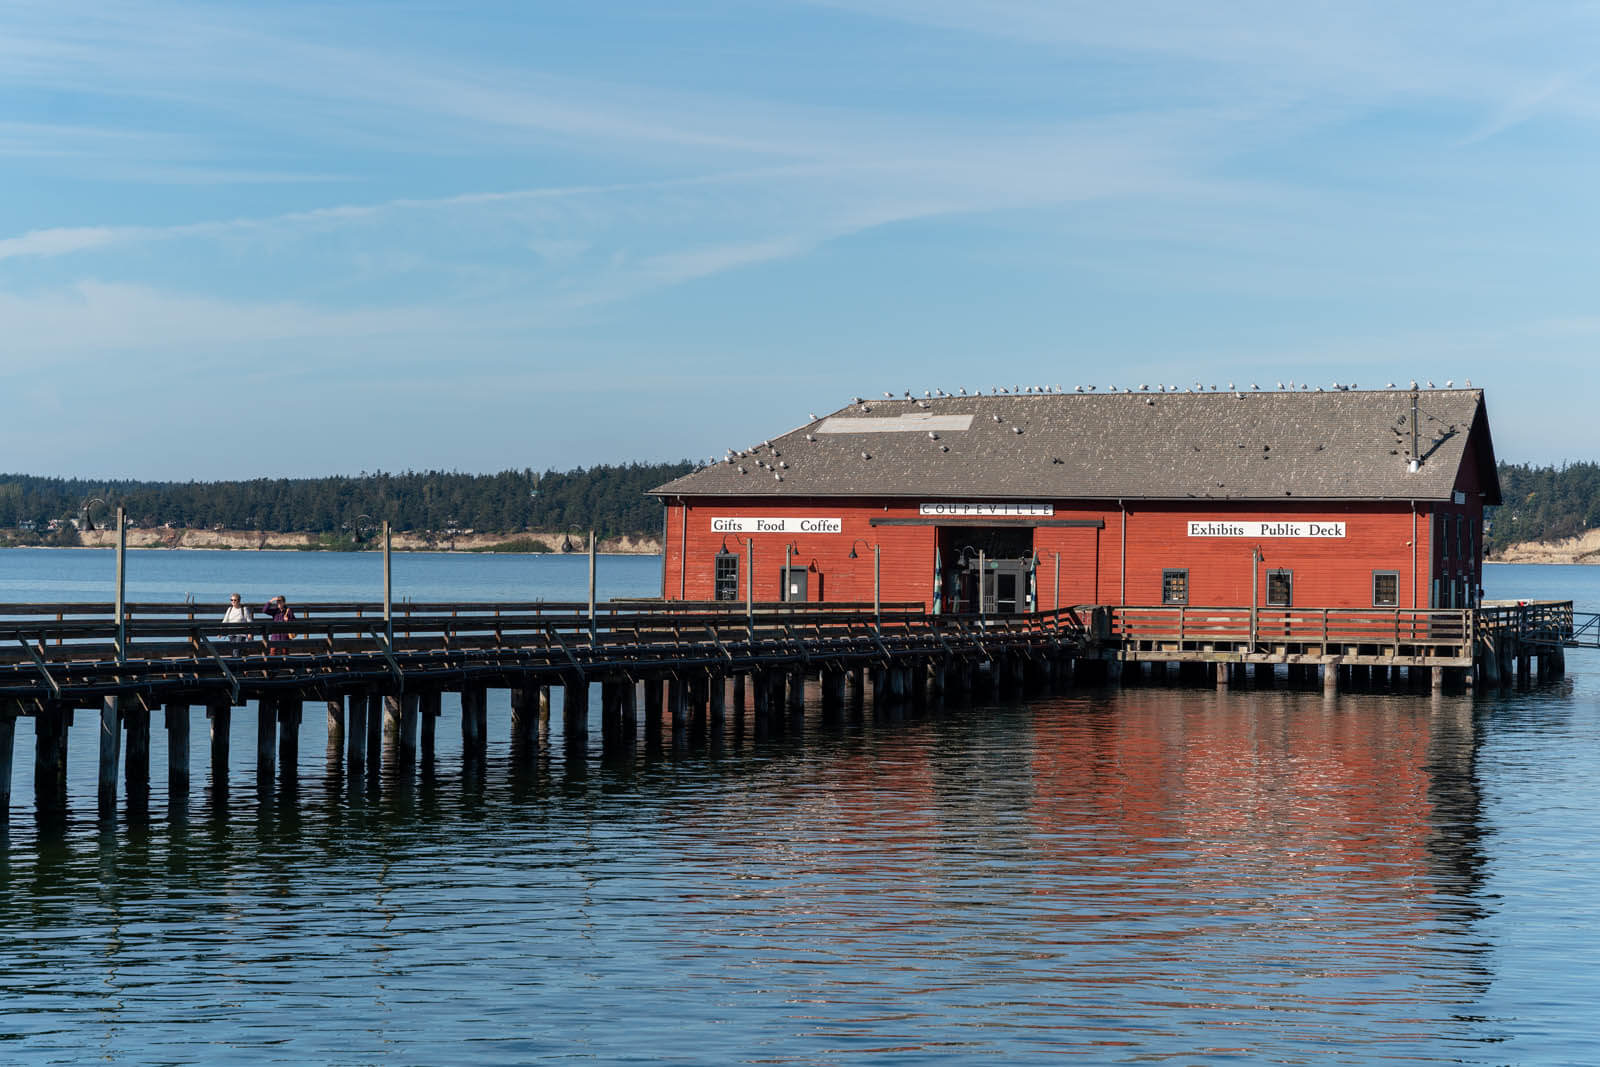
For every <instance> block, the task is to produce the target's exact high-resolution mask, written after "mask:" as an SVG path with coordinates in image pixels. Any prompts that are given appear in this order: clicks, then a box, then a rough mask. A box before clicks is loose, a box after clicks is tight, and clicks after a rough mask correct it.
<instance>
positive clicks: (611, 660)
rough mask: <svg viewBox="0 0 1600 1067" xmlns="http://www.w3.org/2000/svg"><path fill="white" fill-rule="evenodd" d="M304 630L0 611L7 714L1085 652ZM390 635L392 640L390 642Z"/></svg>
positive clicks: (893, 637) (999, 620)
mask: <svg viewBox="0 0 1600 1067" xmlns="http://www.w3.org/2000/svg"><path fill="white" fill-rule="evenodd" d="M294 609H295V612H296V618H294V619H293V620H289V621H274V620H272V619H270V618H267V617H258V618H256V619H255V620H254V621H252V622H247V623H232V624H224V623H221V622H218V621H217V615H218V612H217V610H216V609H215V608H212V607H199V606H195V605H191V604H172V603H161V604H131V605H128V606H127V607H126V609H125V612H124V618H123V627H122V632H124V633H125V635H126V644H125V646H124V647H121V648H119V647H118V645H117V636H118V632H119V629H118V625H117V620H116V618H115V617H114V609H113V607H112V606H111V605H108V604H0V699H11V700H26V699H39V700H54V701H61V702H74V701H77V702H87V701H92V700H94V699H96V698H98V697H101V696H107V695H116V694H142V695H146V696H149V697H161V696H162V695H163V694H170V693H173V692H186V693H196V692H201V691H208V690H209V691H226V693H227V694H228V695H229V697H230V698H232V699H238V698H239V697H240V694H241V693H244V694H246V695H248V694H252V693H259V692H265V691H271V690H274V689H277V688H284V687H296V688H307V687H308V686H309V687H316V688H320V689H324V690H327V691H333V690H337V689H339V688H347V687H351V686H359V685H374V684H376V685H385V686H394V687H401V686H404V685H406V684H408V683H409V682H412V681H418V680H421V681H425V682H426V681H433V682H439V681H442V680H452V679H454V680H459V679H460V678H463V677H466V676H468V675H480V676H482V675H489V676H501V677H505V676H511V675H524V676H526V675H555V676H559V675H562V674H568V673H572V674H579V675H582V674H587V673H596V674H603V673H607V672H624V673H626V672H630V671H637V672H649V671H659V670H669V671H671V670H684V669H724V668H726V669H732V668H733V667H734V666H735V664H738V665H739V666H740V667H741V668H750V667H758V666H762V665H764V664H769V663H770V664H788V663H802V664H803V663H809V662H812V661H815V662H818V663H821V662H840V663H844V662H849V663H855V664H860V663H864V662H870V661H874V660H887V659H889V658H891V657H892V656H904V655H912V656H916V655H957V656H977V657H988V656H991V655H993V654H994V653H996V652H998V651H1003V650H1007V649H1010V648H1022V649H1026V648H1029V647H1037V646H1038V645H1040V644H1041V643H1042V642H1049V643H1052V644H1057V645H1059V644H1060V643H1062V642H1067V641H1072V642H1078V641H1081V640H1082V639H1083V638H1084V635H1085V633H1086V628H1085V626H1084V624H1083V621H1082V620H1081V619H1080V617H1079V616H1078V614H1077V613H1076V612H1075V611H1074V610H1072V609H1062V610H1060V611H1052V612H1040V613H1035V614H1030V615H1016V616H987V617H980V616H971V615H929V614H927V613H926V612H925V611H924V610H923V607H922V605H921V604H915V603H892V604H881V605H879V606H878V608H877V609H876V610H874V608H873V605H871V604H855V603H845V604H797V603H784V602H778V603H760V604H755V605H753V606H751V607H749V608H748V609H747V607H746V605H744V604H729V603H727V602H717V603H703V602H702V603H696V602H690V603H685V602H681V601H670V602H663V601H649V602H646V601H637V600H630V601H616V602H610V603H603V604H596V605H595V607H594V614H593V616H592V617H591V616H590V615H589V606H588V605H587V604H581V603H549V602H530V603H488V602H449V603H446V602H437V603H405V604H396V605H394V608H393V611H392V618H391V619H390V620H388V621H386V620H385V618H384V615H383V609H382V606H381V605H379V604H373V603H353V602H352V603H312V604H303V605H294ZM391 633H392V638H391Z"/></svg>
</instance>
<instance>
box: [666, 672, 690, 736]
mask: <svg viewBox="0 0 1600 1067" xmlns="http://www.w3.org/2000/svg"><path fill="white" fill-rule="evenodd" d="M687 688H688V683H687V682H686V681H685V680H684V679H682V678H676V677H674V678H669V679H667V713H668V714H669V715H671V716H672V728H673V729H674V730H683V729H687V728H688V725H689V699H688V693H687V692H686V689H687Z"/></svg>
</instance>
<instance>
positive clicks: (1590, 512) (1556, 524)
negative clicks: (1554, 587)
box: [1484, 462, 1600, 555]
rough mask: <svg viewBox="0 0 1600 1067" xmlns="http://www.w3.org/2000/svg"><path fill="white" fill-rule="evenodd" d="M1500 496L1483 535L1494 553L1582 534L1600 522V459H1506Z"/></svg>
mask: <svg viewBox="0 0 1600 1067" xmlns="http://www.w3.org/2000/svg"><path fill="white" fill-rule="evenodd" d="M1500 496H1501V500H1502V503H1501V506H1500V507H1498V508H1495V509H1493V510H1492V511H1491V512H1490V519H1489V530H1488V533H1487V534H1486V535H1485V537H1484V546H1485V547H1486V548H1487V549H1488V550H1489V553H1490V554H1491V555H1493V554H1496V553H1499V552H1502V551H1504V550H1505V549H1506V548H1509V547H1510V546H1512V545H1518V544H1525V543H1527V542H1531V541H1561V540H1565V539H1567V538H1570V537H1579V536H1581V535H1583V534H1584V533H1586V532H1587V531H1589V530H1591V529H1594V528H1596V527H1600V463H1592V462H1583V463H1563V464H1561V465H1560V466H1549V467H1535V466H1532V465H1530V464H1527V463H1502V464H1500Z"/></svg>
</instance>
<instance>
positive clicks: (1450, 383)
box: [1444, 379, 1456, 389]
mask: <svg viewBox="0 0 1600 1067" xmlns="http://www.w3.org/2000/svg"><path fill="white" fill-rule="evenodd" d="M1444 387H1445V388H1446V389H1454V388H1455V387H1456V383H1455V381H1454V380H1453V379H1452V380H1450V381H1447V382H1445V383H1444Z"/></svg>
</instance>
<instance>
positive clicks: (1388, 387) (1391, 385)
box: [1384, 382, 1394, 389]
mask: <svg viewBox="0 0 1600 1067" xmlns="http://www.w3.org/2000/svg"><path fill="white" fill-rule="evenodd" d="M1384 388H1385V389H1393V388H1394V383H1393V382H1390V383H1389V384H1388V385H1386V386H1384Z"/></svg>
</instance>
